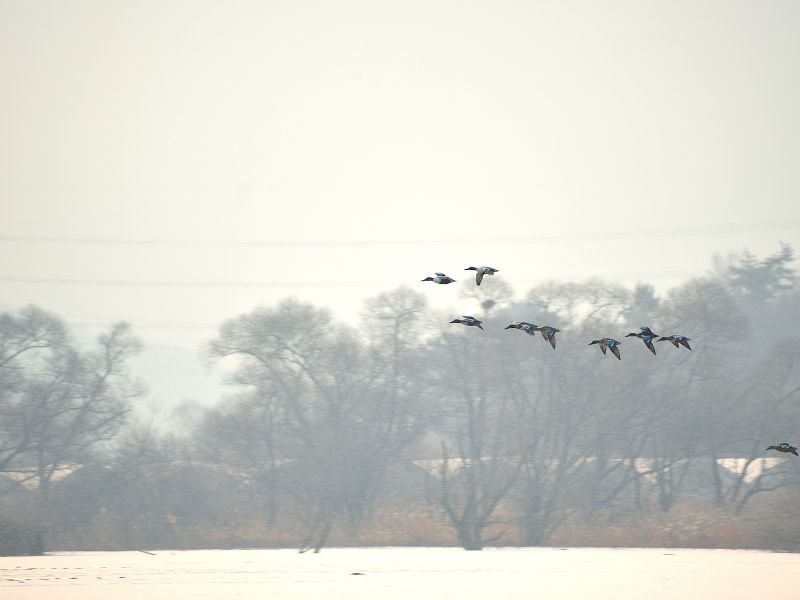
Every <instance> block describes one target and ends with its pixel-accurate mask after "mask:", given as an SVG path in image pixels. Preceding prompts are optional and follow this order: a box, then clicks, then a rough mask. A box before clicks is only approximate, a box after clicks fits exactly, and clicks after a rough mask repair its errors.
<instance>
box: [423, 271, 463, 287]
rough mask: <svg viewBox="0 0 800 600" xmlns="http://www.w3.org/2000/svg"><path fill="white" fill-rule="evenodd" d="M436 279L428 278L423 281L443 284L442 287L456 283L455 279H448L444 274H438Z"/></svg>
mask: <svg viewBox="0 0 800 600" xmlns="http://www.w3.org/2000/svg"><path fill="white" fill-rule="evenodd" d="M435 275H436V277H426V278H425V279H423V280H422V281H432V282H433V283H441V284H442V285H446V284H448V283H455V281H456V280H455V279H453V278H452V277H448V276H447V275H445V274H444V273H436V274H435Z"/></svg>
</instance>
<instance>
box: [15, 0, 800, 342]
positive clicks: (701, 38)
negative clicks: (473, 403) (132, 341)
mask: <svg viewBox="0 0 800 600" xmlns="http://www.w3.org/2000/svg"><path fill="white" fill-rule="evenodd" d="M798 31H800V2H797V1H796V0H787V1H780V0H774V1H771V2H767V3H762V2H755V1H748V2H742V1H736V0H719V1H705V2H704V1H697V0H691V1H685V2H681V1H673V2H643V1H641V0H631V1H608V2H596V1H587V2H563V1H552V2H536V1H519V2H488V1H487V2H472V1H465V0H459V1H441V2H430V1H424V2H422V1H404V2H375V1H372V2H366V1H364V2H354V1H346V0H344V1H338V2H326V1H308V2H303V1H298V0H291V1H285V2H282V1H266V2H265V1H260V0H259V1H255V0H254V1H249V2H248V1H224V2H223V1H214V2H211V1H200V0H186V1H172V2H169V1H162V0H157V1H156V0H153V1H127V2H123V1H112V0H85V1H80V0H75V1H63V0H52V1H50V0H40V1H36V0H19V1H11V0H0V78H1V80H2V93H0V209H2V221H0V289H1V290H2V293H1V294H0V304H2V305H3V306H4V307H5V308H14V307H18V306H21V305H24V304H27V303H31V302H32V303H36V304H38V305H40V306H42V307H44V308H46V309H49V310H52V311H54V312H56V313H58V314H60V315H62V316H64V317H65V318H66V319H68V320H69V321H71V322H76V323H82V324H85V325H86V326H87V327H90V328H96V327H97V326H99V325H100V324H105V323H108V322H110V321H113V320H117V319H127V320H130V321H132V322H133V323H134V325H135V327H136V330H137V331H138V332H139V333H140V335H141V336H142V337H143V338H144V339H145V341H146V342H148V343H149V344H151V345H156V346H162V347H163V346H169V347H182V348H191V349H194V348H196V347H197V345H198V344H199V343H201V342H203V341H205V340H207V339H208V338H209V337H210V336H212V335H213V334H214V331H215V328H216V326H217V325H218V324H219V322H220V321H222V320H223V319H226V318H229V317H233V316H236V315H238V314H240V313H242V312H245V311H249V310H251V309H252V308H254V307H255V306H257V305H259V304H270V303H272V302H274V301H276V300H277V299H279V298H282V297H284V296H286V295H295V296H298V297H301V298H305V299H308V300H311V301H313V302H316V303H319V304H325V305H330V306H331V307H332V308H333V309H334V311H335V312H336V313H337V314H339V315H340V316H342V317H343V318H347V319H353V318H354V317H355V316H356V315H357V314H358V310H359V308H360V305H361V302H362V300H363V299H364V298H366V297H368V296H371V295H374V294H376V293H378V292H380V291H382V290H385V289H390V288H393V287H396V286H397V285H400V284H410V285H412V286H416V285H419V286H420V288H419V289H424V290H426V293H427V294H428V295H429V297H431V298H433V297H437V298H439V299H440V300H441V301H442V302H445V303H446V304H448V305H453V306H457V305H458V302H459V300H458V290H457V288H458V285H456V286H448V288H444V287H443V286H433V285H430V284H421V283H419V280H420V279H422V278H423V277H425V276H426V275H428V274H431V273H432V272H433V271H436V270H444V271H445V272H447V273H449V274H450V275H452V276H454V277H455V278H456V279H463V280H464V281H465V282H466V281H468V280H469V279H470V274H469V273H465V272H464V271H463V268H464V267H466V266H469V265H470V264H477V263H481V264H490V265H493V266H496V267H498V268H500V269H501V270H502V271H501V273H500V274H499V275H498V276H497V277H498V278H499V277H503V278H505V279H506V281H508V282H509V283H510V284H511V285H513V286H514V287H515V289H516V290H517V291H518V292H519V293H522V292H524V291H526V290H527V289H528V288H529V287H531V286H532V285H534V284H536V283H538V282H541V281H543V280H546V279H550V278H556V279H579V278H585V277H589V276H594V275H598V276H603V277H608V278H612V279H619V280H622V281H624V282H626V283H632V282H635V281H636V280H647V281H651V282H653V283H655V284H656V285H657V286H659V289H662V290H663V289H666V288H667V287H669V286H671V285H675V284H677V283H679V282H680V281H682V280H684V279H686V278H687V277H689V276H691V275H693V274H697V273H700V272H702V271H703V270H704V269H705V268H707V267H708V266H709V264H710V261H711V256H712V254H713V253H722V254H725V253H728V252H731V251H739V250H741V249H742V248H744V247H748V248H750V249H751V250H753V251H754V252H757V253H759V254H766V253H770V252H773V251H774V250H775V249H776V248H777V241H778V240H784V241H787V242H790V243H792V244H794V245H795V246H796V247H800V208H798V206H799V204H798V200H800V197H799V196H800V195H799V194H798V192H800V160H798V159H799V157H800V142H798V140H800V111H798V108H797V107H798V106H800V35H798ZM434 288H436V289H434ZM454 288H456V289H454Z"/></svg>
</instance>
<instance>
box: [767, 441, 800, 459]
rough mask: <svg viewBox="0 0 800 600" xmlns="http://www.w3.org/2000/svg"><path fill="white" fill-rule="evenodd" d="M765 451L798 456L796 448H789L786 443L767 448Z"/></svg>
mask: <svg viewBox="0 0 800 600" xmlns="http://www.w3.org/2000/svg"><path fill="white" fill-rule="evenodd" d="M767 450H777V451H778V452H791V453H792V454H794V455H795V456H798V454H797V447H796V446H790V445H789V444H787V443H786V442H781V443H780V444H778V445H777V446H767Z"/></svg>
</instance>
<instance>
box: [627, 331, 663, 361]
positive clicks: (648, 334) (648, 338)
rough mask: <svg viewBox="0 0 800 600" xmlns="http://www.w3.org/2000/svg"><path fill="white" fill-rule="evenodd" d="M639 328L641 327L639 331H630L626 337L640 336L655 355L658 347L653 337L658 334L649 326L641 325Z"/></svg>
mask: <svg viewBox="0 0 800 600" xmlns="http://www.w3.org/2000/svg"><path fill="white" fill-rule="evenodd" d="M639 329H641V331H640V332H639V333H629V334H628V335H626V336H625V337H631V336H633V337H638V338H639V339H640V340H642V341H643V342H644V345H645V346H647V348H648V350H650V352H652V353H653V355H655V353H656V347H655V346H654V345H653V339H655V338H657V337H658V334H657V333H653V332H652V331H651V330H650V328H649V327H639Z"/></svg>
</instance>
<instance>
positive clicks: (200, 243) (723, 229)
mask: <svg viewBox="0 0 800 600" xmlns="http://www.w3.org/2000/svg"><path fill="white" fill-rule="evenodd" d="M794 229H800V222H761V223H752V222H751V223H725V224H718V225H706V226H698V227H683V228H678V229H676V228H668V229H665V230H663V231H653V230H652V229H647V230H646V231H642V230H638V229H637V230H617V231H599V232H598V231H595V232H573V233H562V234H552V235H547V234H544V235H537V236H536V237H516V238H515V237H503V238H478V239H450V240H441V239H439V240H185V239H184V240H180V239H172V240H165V239H148V238H93V237H58V236H21V235H0V242H2V243H11V244H70V245H108V246H111V245H116V246H161V247H170V246H171V247H198V248H199V247H208V248H236V247H241V248H254V247H264V248H355V247H381V246H448V245H470V246H474V245H485V244H503V245H508V244H546V243H562V242H593V241H601V240H626V239H641V238H648V239H649V238H659V237H688V236H696V235H725V234H735V233H755V232H764V231H788V230H794Z"/></svg>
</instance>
